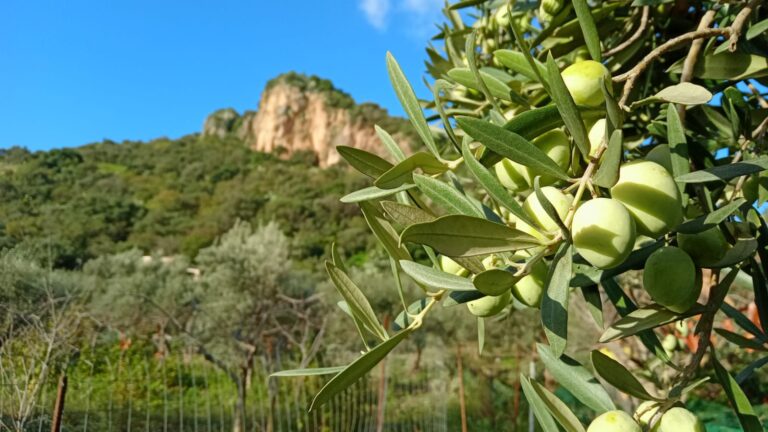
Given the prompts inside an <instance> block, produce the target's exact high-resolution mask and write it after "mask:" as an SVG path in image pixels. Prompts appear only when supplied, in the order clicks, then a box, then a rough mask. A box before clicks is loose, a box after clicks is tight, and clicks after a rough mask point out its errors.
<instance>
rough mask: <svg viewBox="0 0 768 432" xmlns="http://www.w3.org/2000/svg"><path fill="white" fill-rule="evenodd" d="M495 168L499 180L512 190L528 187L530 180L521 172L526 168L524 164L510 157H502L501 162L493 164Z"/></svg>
mask: <svg viewBox="0 0 768 432" xmlns="http://www.w3.org/2000/svg"><path fill="white" fill-rule="evenodd" d="M493 169H494V170H495V171H496V177H498V178H499V182H500V183H501V184H502V185H503V186H504V187H505V188H507V189H509V190H511V191H512V192H518V191H523V190H526V189H528V182H527V181H526V180H525V177H523V175H522V174H521V172H522V171H523V170H524V169H525V167H524V166H522V165H520V164H518V163H516V162H512V161H511V160H509V159H502V160H501V162H499V163H497V164H496V165H494V166H493Z"/></svg>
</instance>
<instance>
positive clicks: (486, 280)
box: [472, 269, 521, 296]
mask: <svg viewBox="0 0 768 432" xmlns="http://www.w3.org/2000/svg"><path fill="white" fill-rule="evenodd" d="M520 279H521V277H520V276H515V275H514V274H513V273H511V272H509V271H506V270H502V269H490V270H486V271H484V272H482V273H479V274H477V275H476V276H475V277H474V279H472V284H473V285H474V287H475V289H476V290H478V291H480V292H481V293H483V294H485V295H490V296H498V295H502V294H503V293H504V292H506V291H509V290H510V289H511V288H512V287H513V286H514V285H515V284H516V283H517V282H518V281H519V280H520Z"/></svg>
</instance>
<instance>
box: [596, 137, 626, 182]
mask: <svg viewBox="0 0 768 432" xmlns="http://www.w3.org/2000/svg"><path fill="white" fill-rule="evenodd" d="M623 141H624V134H623V133H622V131H621V129H616V130H614V131H613V133H612V134H611V138H610V139H609V140H608V149H607V150H606V151H605V153H604V154H603V157H602V161H601V162H600V168H598V169H597V172H596V173H595V176H594V177H593V178H592V181H593V182H594V183H595V184H596V185H598V186H600V187H604V188H610V187H613V185H615V184H616V182H618V181H619V166H620V164H621V153H622V152H623V151H624V147H623Z"/></svg>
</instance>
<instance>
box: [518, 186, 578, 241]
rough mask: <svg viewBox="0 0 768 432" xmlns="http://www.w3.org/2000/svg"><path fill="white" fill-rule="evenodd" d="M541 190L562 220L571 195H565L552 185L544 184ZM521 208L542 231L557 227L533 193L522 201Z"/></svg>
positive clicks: (567, 208)
mask: <svg viewBox="0 0 768 432" xmlns="http://www.w3.org/2000/svg"><path fill="white" fill-rule="evenodd" d="M541 192H542V193H543V194H544V196H545V197H546V198H547V200H548V201H549V202H550V203H551V204H552V206H553V207H554V208H555V211H556V212H557V214H558V216H560V219H561V220H562V219H563V218H565V216H566V215H567V214H568V210H569V209H570V208H571V204H572V203H573V197H572V196H570V195H566V194H564V193H562V192H561V191H560V189H557V188H554V187H552V186H546V187H543V188H541ZM523 210H525V213H526V214H527V215H528V216H529V217H530V218H531V220H532V221H533V222H535V223H536V225H538V226H539V227H540V228H542V229H544V231H550V232H551V231H555V230H557V229H558V226H557V223H556V222H555V221H554V220H552V218H551V217H549V215H548V214H547V212H545V211H544V207H542V206H541V203H540V202H539V198H538V197H537V196H536V194H535V193H531V194H530V195H528V198H526V199H525V201H524V202H523Z"/></svg>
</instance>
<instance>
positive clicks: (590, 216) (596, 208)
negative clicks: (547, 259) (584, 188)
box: [571, 198, 635, 269]
mask: <svg viewBox="0 0 768 432" xmlns="http://www.w3.org/2000/svg"><path fill="white" fill-rule="evenodd" d="M571 234H572V235H573V246H574V247H575V248H576V250H577V251H578V252H579V254H581V256H582V257H583V258H584V259H585V260H587V261H589V263H590V264H592V265H593V266H595V267H598V268H602V269H606V268H611V267H616V266H617V265H619V264H621V263H622V262H624V260H625V259H627V256H628V255H629V254H630V252H632V247H633V246H634V245H635V222H634V221H633V220H632V216H631V215H630V214H629V211H627V209H626V207H624V205H623V204H621V203H620V202H618V201H616V200H613V199H609V198H595V199H592V200H590V201H587V202H585V203H584V204H582V205H581V206H580V207H579V208H578V210H576V213H575V214H574V215H573V224H572V226H571Z"/></svg>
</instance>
